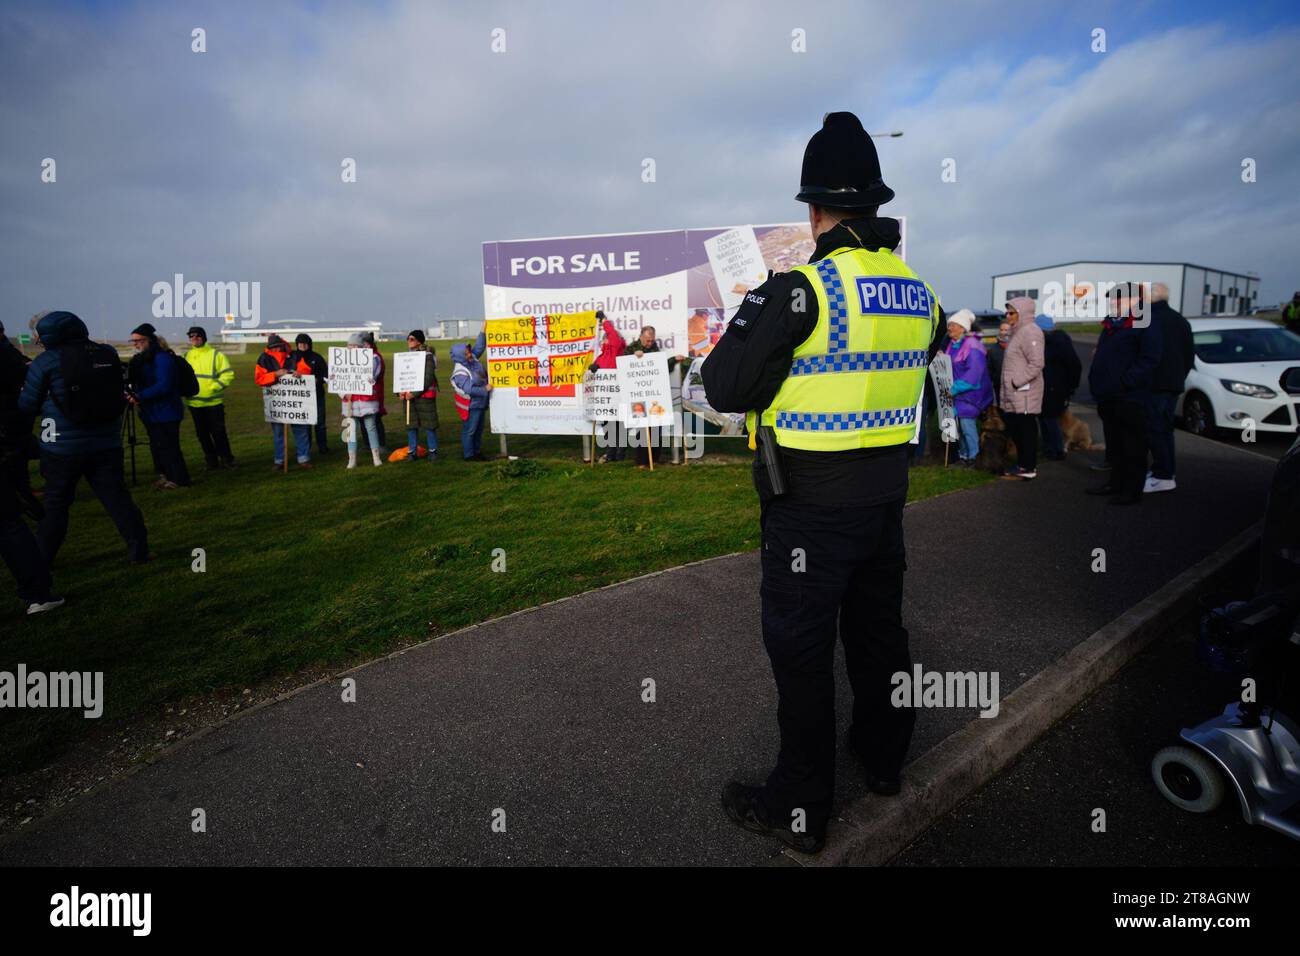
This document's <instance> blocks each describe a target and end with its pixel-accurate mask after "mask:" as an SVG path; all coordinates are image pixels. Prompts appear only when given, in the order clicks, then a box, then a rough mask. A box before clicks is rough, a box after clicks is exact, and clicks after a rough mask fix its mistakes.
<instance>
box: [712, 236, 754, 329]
mask: <svg viewBox="0 0 1300 956" xmlns="http://www.w3.org/2000/svg"><path fill="white" fill-rule="evenodd" d="M704 251H705V253H706V254H707V255H708V257H709V267H710V268H711V269H712V270H713V280H714V282H715V283H716V285H717V290H718V294H719V295H721V297H722V306H723V308H724V309H726V310H728V311H730V310H732V309H735V308H736V307H737V306H739V305H740V303H742V302H744V301H745V293H747V292H748V291H749V290H750V289H753V288H756V287H758V286H760V285H762V284H763V282H764V281H765V280H766V279H767V264H766V263H765V262H764V261H763V252H762V250H761V249H759V247H758V237H757V236H756V235H754V227H753V226H737V227H736V228H735V229H728V230H727V231H726V232H721V233H718V235H716V236H714V237H712V238H711V239H705V240H704Z"/></svg>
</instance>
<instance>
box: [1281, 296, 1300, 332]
mask: <svg viewBox="0 0 1300 956" xmlns="http://www.w3.org/2000/svg"><path fill="white" fill-rule="evenodd" d="M1282 324H1283V325H1284V326H1286V328H1287V330H1288V331H1291V332H1294V333H1296V335H1300V292H1297V293H1296V294H1295V295H1293V296H1291V301H1290V302H1287V303H1286V304H1285V305H1283V306H1282Z"/></svg>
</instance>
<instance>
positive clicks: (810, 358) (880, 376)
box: [748, 247, 939, 451]
mask: <svg viewBox="0 0 1300 956" xmlns="http://www.w3.org/2000/svg"><path fill="white" fill-rule="evenodd" d="M796 271H799V272H802V273H803V274H804V276H805V277H806V278H807V279H808V281H809V283H810V284H811V285H812V288H813V292H814V295H815V296H816V298H817V326H816V328H814V329H813V332H812V334H811V335H809V336H808V338H807V339H805V340H804V341H803V342H802V343H800V345H799V346H798V347H797V348H796V349H795V350H794V360H793V362H792V363H791V365H790V373H789V375H787V376H786V379H785V382H784V383H782V385H781V388H780V389H779V390H778V391H777V393H776V397H775V398H774V399H773V400H772V404H771V406H770V407H768V408H767V409H765V410H764V411H763V412H762V415H761V416H759V417H760V418H761V422H762V424H764V425H770V426H772V428H774V429H775V434H776V440H777V444H779V445H783V446H785V447H786V448H802V449H806V450H808V451H846V450H849V449H853V448H874V447H879V446H882V445H900V444H903V443H904V442H909V441H911V440H912V435H913V433H914V432H915V430H916V403H917V400H918V399H919V398H920V397H921V390H922V389H923V388H924V387H925V375H926V370H925V363H926V352H927V350H928V348H929V345H930V342H931V340H932V339H933V338H934V334H935V331H936V329H937V328H938V324H939V302H938V299H937V297H936V296H935V294H934V290H933V289H931V288H930V286H929V285H927V284H926V283H925V282H923V281H921V280H920V279H918V278H917V276H916V273H914V272H913V271H912V270H911V269H909V268H908V267H907V265H906V264H905V263H904V262H903V260H902V259H900V258H898V256H896V255H894V254H893V253H892V252H890V251H888V250H886V249H879V250H868V249H862V248H848V247H845V248H840V249H836V250H835V251H834V252H832V253H831V254H830V255H829V256H827V257H826V258H825V259H820V260H818V261H817V262H814V263H812V264H811V265H806V266H800V267H798V269H797V270H796ZM748 418H749V422H748V424H749V427H750V434H751V435H752V434H753V433H754V418H755V415H754V413H752V412H751V413H750V415H749V416H748Z"/></svg>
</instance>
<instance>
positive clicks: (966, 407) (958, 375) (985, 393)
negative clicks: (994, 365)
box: [927, 332, 993, 418]
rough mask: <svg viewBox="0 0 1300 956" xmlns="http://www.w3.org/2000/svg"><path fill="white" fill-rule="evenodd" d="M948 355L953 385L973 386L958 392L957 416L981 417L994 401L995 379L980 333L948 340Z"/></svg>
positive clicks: (956, 399)
mask: <svg viewBox="0 0 1300 956" xmlns="http://www.w3.org/2000/svg"><path fill="white" fill-rule="evenodd" d="M948 357H949V358H950V359H952V381H953V384H954V385H956V384H957V383H958V382H966V383H967V384H969V385H970V386H971V388H969V389H967V390H966V391H963V392H955V395H956V397H955V399H954V402H953V404H954V405H955V406H956V411H957V417H958V418H978V417H979V414H980V412H982V411H984V409H986V408H988V407H989V405H991V404H993V382H992V381H991V380H990V379H989V369H988V354H987V353H986V352H985V351H984V343H983V342H981V341H980V339H979V336H978V335H972V334H971V333H969V332H967V333H966V334H965V335H963V336H962V337H961V341H960V342H949V343H948ZM927 377H928V376H927Z"/></svg>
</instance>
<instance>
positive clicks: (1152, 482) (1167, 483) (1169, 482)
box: [1142, 475, 1178, 495]
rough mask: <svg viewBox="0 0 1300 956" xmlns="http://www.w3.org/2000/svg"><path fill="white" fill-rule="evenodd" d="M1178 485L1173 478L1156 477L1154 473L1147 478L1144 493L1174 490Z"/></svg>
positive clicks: (1143, 488)
mask: <svg viewBox="0 0 1300 956" xmlns="http://www.w3.org/2000/svg"><path fill="white" fill-rule="evenodd" d="M1177 487H1178V485H1177V484H1176V483H1175V482H1174V480H1173V479H1172V478H1156V477H1155V476H1154V475H1153V476H1152V477H1150V478H1148V479H1147V483H1146V484H1145V485H1144V486H1143V487H1142V493H1143V494H1148V495H1149V494H1151V493H1153V492H1156V491H1173V490H1174V489H1175V488H1177Z"/></svg>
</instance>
